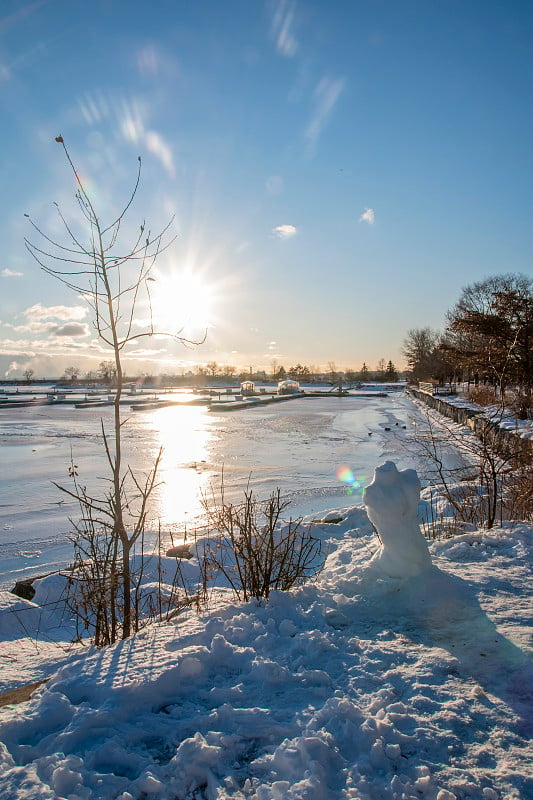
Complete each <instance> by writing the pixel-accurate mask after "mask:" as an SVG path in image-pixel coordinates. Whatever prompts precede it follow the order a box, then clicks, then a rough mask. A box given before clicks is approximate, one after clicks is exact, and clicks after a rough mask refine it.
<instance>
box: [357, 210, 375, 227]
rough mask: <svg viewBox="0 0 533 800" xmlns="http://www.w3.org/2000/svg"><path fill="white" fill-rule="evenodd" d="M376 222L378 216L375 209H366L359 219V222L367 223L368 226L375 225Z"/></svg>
mask: <svg viewBox="0 0 533 800" xmlns="http://www.w3.org/2000/svg"><path fill="white" fill-rule="evenodd" d="M375 220H376V215H375V214H374V209H373V208H365V210H364V211H363V213H362V214H361V216H360V217H359V222H366V223H367V224H368V225H373V224H374V222H375Z"/></svg>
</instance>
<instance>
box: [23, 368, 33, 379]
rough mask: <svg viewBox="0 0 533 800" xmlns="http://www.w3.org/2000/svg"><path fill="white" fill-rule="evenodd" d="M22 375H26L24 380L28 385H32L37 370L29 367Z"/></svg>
mask: <svg viewBox="0 0 533 800" xmlns="http://www.w3.org/2000/svg"><path fill="white" fill-rule="evenodd" d="M22 374H23V375H24V380H25V381H26V383H31V379H32V378H33V376H34V375H35V370H33V369H32V368H31V367H27V368H26V369H25V370H24V372H23V373H22Z"/></svg>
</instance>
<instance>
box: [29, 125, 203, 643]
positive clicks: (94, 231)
mask: <svg viewBox="0 0 533 800" xmlns="http://www.w3.org/2000/svg"><path fill="white" fill-rule="evenodd" d="M56 141H57V142H58V143H59V144H61V146H62V147H63V150H64V153H65V156H66V159H67V161H68V164H69V166H70V169H71V170H72V173H73V175H74V179H75V182H76V186H77V190H76V195H75V197H76V201H77V206H78V212H79V215H80V218H79V220H78V221H77V224H76V227H75V226H74V224H72V223H70V222H68V221H67V218H66V217H65V215H64V214H63V213H62V211H61V209H60V207H59V206H58V205H57V203H55V204H54V205H55V206H56V209H57V213H58V215H59V218H60V220H61V222H62V224H63V226H64V232H65V243H62V242H61V241H58V240H57V239H54V238H51V237H50V236H49V235H47V234H46V233H45V232H44V231H43V230H41V228H39V227H38V226H37V225H36V224H35V223H34V222H33V220H31V218H30V217H29V215H28V214H26V215H25V216H26V217H28V219H30V224H31V225H32V227H33V229H34V231H35V232H36V233H37V234H38V235H39V237H40V246H38V245H37V244H35V243H33V242H32V241H30V240H29V239H27V238H26V239H25V242H26V247H27V249H28V250H29V252H30V253H31V255H32V256H33V257H34V258H35V259H36V261H37V262H38V263H39V264H40V265H41V267H42V269H43V270H44V272H46V273H47V274H48V275H51V276H52V277H54V278H57V279H58V280H59V281H61V282H62V283H63V284H64V285H65V286H67V287H68V288H70V289H72V290H73V291H74V292H75V293H76V294H77V295H81V296H82V297H83V298H84V299H85V300H86V302H87V303H88V304H89V306H90V307H91V309H92V312H93V324H94V327H95V329H96V332H97V334H98V336H99V338H100V339H101V340H102V341H103V342H104V344H105V345H107V346H108V347H109V349H110V352H111V354H112V363H113V369H114V372H115V383H116V393H115V397H114V409H113V410H114V414H113V428H112V435H109V433H108V432H107V431H106V429H105V426H104V422H103V420H102V421H101V428H102V435H103V441H104V448H105V453H106V457H107V463H108V467H109V470H110V477H109V478H108V481H109V488H108V490H107V491H106V492H105V493H104V495H103V496H102V495H95V494H92V493H90V492H87V491H86V490H85V488H82V489H80V487H79V484H77V483H75V485H74V489H73V490H69V489H66V488H65V487H62V486H59V487H58V488H60V489H61V490H62V491H64V492H66V493H67V494H69V495H71V496H72V497H74V498H75V499H76V500H77V501H78V502H79V503H80V506H81V510H82V522H81V526H78V527H77V531H78V533H79V532H80V529H81V530H83V529H84V526H85V527H87V528H88V535H92V532H93V531H94V528H95V525H96V526H97V527H98V528H99V529H102V530H103V531H104V532H105V534H106V535H110V537H111V542H112V546H111V548H110V549H111V551H113V549H115V550H116V552H118V553H119V555H120V558H119V561H120V562H121V567H120V576H117V575H113V576H112V582H113V581H115V579H116V578H117V577H120V588H121V595H122V597H121V608H122V626H121V627H122V630H121V635H122V638H126V637H128V636H129V635H130V634H131V633H132V630H133V629H134V620H133V618H132V584H131V563H130V558H131V554H132V549H133V547H134V545H135V543H136V542H137V541H138V539H139V537H141V536H142V535H143V534H144V529H145V523H146V516H147V506H148V500H149V498H150V495H151V494H152V492H153V490H154V488H155V487H156V485H157V480H156V476H157V468H158V464H159V460H160V457H161V451H160V453H159V455H158V456H157V457H156V459H155V462H154V464H153V466H152V468H151V469H150V470H149V471H148V472H147V473H146V474H145V475H144V476H137V475H135V474H134V473H133V471H132V470H131V469H130V468H129V467H128V466H127V465H124V463H123V452H122V428H123V425H124V420H123V419H122V416H121V408H120V401H121V396H122V390H123V376H124V373H123V363H122V354H123V351H124V349H125V348H126V347H127V345H128V344H129V343H131V342H132V341H134V340H138V339H140V338H142V337H149V336H153V335H154V334H155V333H156V331H155V330H154V326H153V321H152V315H151V310H152V306H151V299H150V287H149V282H150V281H153V280H154V278H153V277H152V274H151V272H152V268H153V265H154V263H155V260H156V259H157V257H158V256H159V255H160V254H161V253H162V252H163V250H165V249H166V248H167V247H168V246H169V245H170V244H171V243H172V241H173V240H174V239H173V238H169V236H168V234H169V229H170V226H171V224H172V220H170V221H169V223H168V224H167V225H166V226H165V227H164V228H163V229H162V230H161V231H159V232H158V233H156V234H152V233H151V231H150V230H148V229H147V228H146V223H145V222H144V221H143V222H142V224H141V225H140V227H139V228H138V230H137V233H136V234H135V235H134V236H133V241H130V242H129V243H128V244H127V245H126V246H125V247H123V246H122V236H119V234H121V229H122V228H123V223H124V221H125V218H126V214H127V212H128V210H129V208H130V206H131V204H132V203H133V200H134V198H135V195H136V193H137V189H138V186H139V181H140V175H141V158H140V156H139V158H138V169H137V176H136V180H135V183H134V186H133V190H132V191H131V193H130V195H129V197H128V199H127V202H126V203H125V205H124V206H123V208H122V210H121V211H120V212H119V213H118V215H117V216H116V217H115V218H114V219H112V220H111V221H110V222H103V221H102V220H101V218H100V216H99V214H98V212H97V210H96V208H95V206H94V203H93V199H92V198H91V196H90V195H89V193H88V190H87V187H86V185H85V184H84V182H83V181H82V179H81V177H80V174H79V172H78V170H77V168H76V167H75V165H74V163H73V161H72V159H71V157H70V154H69V151H68V149H67V147H66V145H65V143H64V141H63V137H62V136H58V137H57V138H56ZM80 222H81V225H80V224H79V223H80ZM78 229H79V230H82V231H83V235H80V234H79V233H78V232H77V231H78ZM132 268H133V269H132ZM141 297H145V298H146V299H147V301H148V306H149V308H150V321H149V324H148V328H147V330H144V331H142V332H140V333H138V332H136V330H135V329H134V320H135V314H136V309H137V306H138V304H139V301H140V299H141ZM157 333H163V332H160V331H157ZM167 335H173V336H174V338H176V339H178V340H179V341H182V342H185V341H186V340H185V339H184V337H182V336H180V331H178V332H177V333H175V334H170V333H168V334H167ZM204 339H205V336H204ZM202 341H203V340H202ZM114 597H115V599H116V597H117V595H116V593H115V595H114ZM117 602H118V601H117ZM118 627H119V626H118V623H117V624H116V625H115V631H114V638H118V636H119V635H120V634H119V631H118ZM113 640H114V639H113Z"/></svg>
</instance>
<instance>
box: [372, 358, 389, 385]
mask: <svg viewBox="0 0 533 800" xmlns="http://www.w3.org/2000/svg"><path fill="white" fill-rule="evenodd" d="M386 366H387V362H386V361H385V359H384V358H380V359H379V361H378V365H377V367H376V376H375V380H377V381H380V382H383V381H384V380H385V368H386Z"/></svg>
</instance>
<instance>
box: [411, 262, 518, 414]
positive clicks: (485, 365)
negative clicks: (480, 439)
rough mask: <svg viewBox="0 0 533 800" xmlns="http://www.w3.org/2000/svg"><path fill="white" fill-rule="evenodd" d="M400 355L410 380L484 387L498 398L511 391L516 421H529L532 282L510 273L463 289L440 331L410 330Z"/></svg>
mask: <svg viewBox="0 0 533 800" xmlns="http://www.w3.org/2000/svg"><path fill="white" fill-rule="evenodd" d="M402 352H403V355H404V356H405V359H406V361H407V364H408V367H409V373H410V377H411V378H412V379H413V380H415V381H420V380H437V381H439V382H440V383H442V382H445V381H454V380H456V381H458V380H461V381H466V382H469V383H473V384H475V385H478V384H480V383H481V384H488V385H490V386H492V387H494V388H495V390H496V391H497V392H498V394H499V396H500V397H501V398H504V397H505V393H506V391H507V390H508V389H510V388H512V389H513V393H514V395H515V397H516V398H517V403H518V412H519V416H520V418H522V419H525V418H527V416H530V415H531V412H532V408H533V406H532V389H533V279H532V278H529V277H527V276H525V275H521V274H516V273H509V274H502V275H495V276H492V277H489V278H486V279H484V280H482V281H477V282H475V283H472V284H470V285H469V286H466V287H465V288H463V289H462V291H461V295H460V297H459V299H458V301H457V302H456V303H455V305H454V306H453V307H452V308H451V309H450V310H449V311H448V312H447V314H446V323H445V327H444V330H443V331H438V330H434V329H432V328H429V327H426V328H413V329H411V330H409V331H408V332H407V335H406V337H405V339H404V342H403V348H402Z"/></svg>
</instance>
